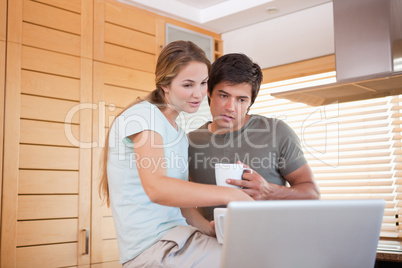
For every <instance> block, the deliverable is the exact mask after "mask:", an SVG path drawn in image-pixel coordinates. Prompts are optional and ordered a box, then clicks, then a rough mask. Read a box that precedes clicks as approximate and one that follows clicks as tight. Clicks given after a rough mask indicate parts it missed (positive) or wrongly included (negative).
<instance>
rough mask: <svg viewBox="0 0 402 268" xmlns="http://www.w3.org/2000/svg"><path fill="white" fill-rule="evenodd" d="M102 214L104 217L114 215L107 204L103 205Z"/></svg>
mask: <svg viewBox="0 0 402 268" xmlns="http://www.w3.org/2000/svg"><path fill="white" fill-rule="evenodd" d="M102 215H103V216H104V217H112V209H111V208H110V207H107V206H106V205H104V206H102Z"/></svg>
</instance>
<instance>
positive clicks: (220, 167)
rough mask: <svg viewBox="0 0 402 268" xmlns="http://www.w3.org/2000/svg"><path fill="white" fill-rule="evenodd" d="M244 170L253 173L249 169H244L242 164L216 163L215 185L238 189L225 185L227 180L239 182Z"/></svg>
mask: <svg viewBox="0 0 402 268" xmlns="http://www.w3.org/2000/svg"><path fill="white" fill-rule="evenodd" d="M245 170H248V171H250V173H253V170H252V169H251V168H246V167H244V166H243V164H227V163H216V164H215V179H216V185H219V186H227V187H233V188H240V187H239V186H235V185H231V184H227V183H226V180H227V179H233V180H241V179H242V176H243V172H244V171H245Z"/></svg>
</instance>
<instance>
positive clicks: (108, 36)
mask: <svg viewBox="0 0 402 268" xmlns="http://www.w3.org/2000/svg"><path fill="white" fill-rule="evenodd" d="M105 42H107V43H111V44H116V45H119V46H122V47H127V48H132V49H135V50H139V51H143V52H147V53H150V54H156V49H155V42H156V38H155V36H154V35H149V34H146V33H142V32H138V31H134V30H131V29H127V28H124V27H119V26H117V25H113V24H110V23H105Z"/></svg>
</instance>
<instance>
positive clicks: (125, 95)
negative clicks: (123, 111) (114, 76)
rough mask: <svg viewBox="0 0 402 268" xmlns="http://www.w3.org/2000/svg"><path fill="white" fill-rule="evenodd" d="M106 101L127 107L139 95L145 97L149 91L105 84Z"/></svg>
mask: <svg viewBox="0 0 402 268" xmlns="http://www.w3.org/2000/svg"><path fill="white" fill-rule="evenodd" d="M104 90H105V93H104V94H105V102H106V104H114V105H115V106H117V107H122V108H125V107H127V106H128V105H129V104H131V103H132V102H134V101H135V100H137V98H138V97H142V98H143V97H145V96H147V95H148V94H149V92H144V91H139V90H133V89H128V88H121V87H114V86H105V87H104Z"/></svg>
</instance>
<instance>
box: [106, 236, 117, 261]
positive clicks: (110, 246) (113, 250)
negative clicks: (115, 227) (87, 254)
mask: <svg viewBox="0 0 402 268" xmlns="http://www.w3.org/2000/svg"><path fill="white" fill-rule="evenodd" d="M102 255H103V258H102V259H103V261H104V262H106V261H114V260H118V259H119V248H118V246H117V240H115V239H111V240H104V241H103V243H102Z"/></svg>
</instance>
